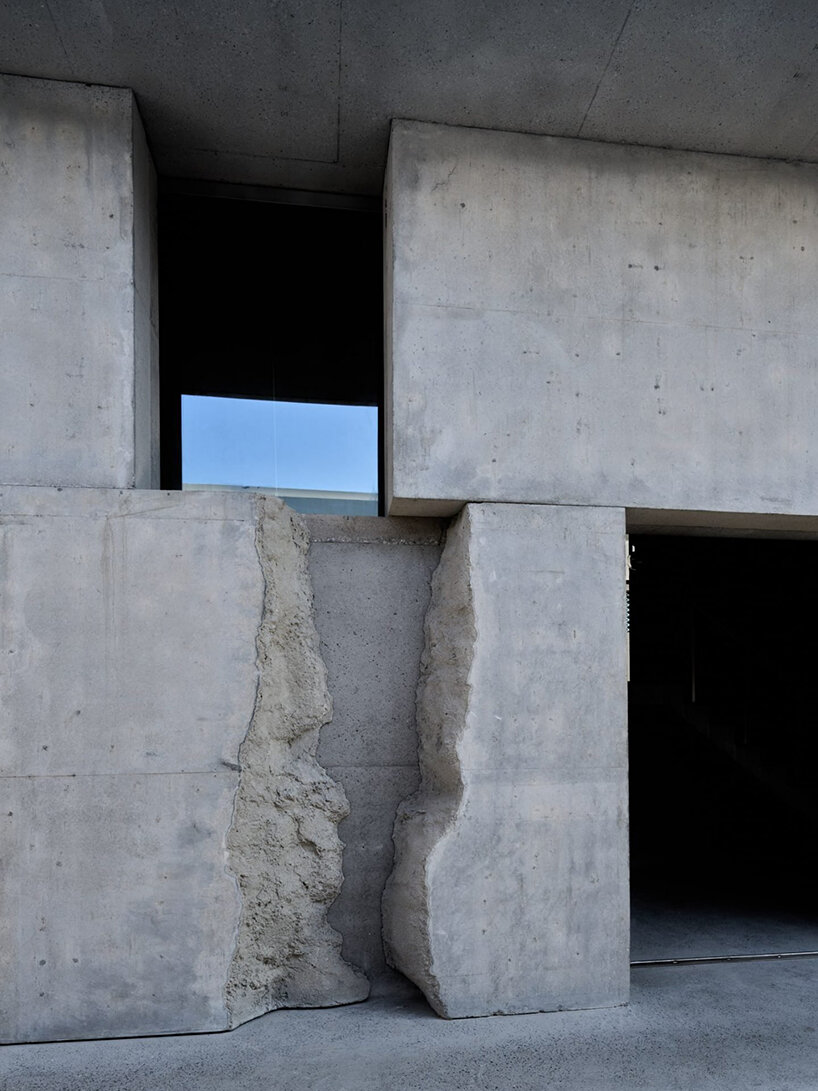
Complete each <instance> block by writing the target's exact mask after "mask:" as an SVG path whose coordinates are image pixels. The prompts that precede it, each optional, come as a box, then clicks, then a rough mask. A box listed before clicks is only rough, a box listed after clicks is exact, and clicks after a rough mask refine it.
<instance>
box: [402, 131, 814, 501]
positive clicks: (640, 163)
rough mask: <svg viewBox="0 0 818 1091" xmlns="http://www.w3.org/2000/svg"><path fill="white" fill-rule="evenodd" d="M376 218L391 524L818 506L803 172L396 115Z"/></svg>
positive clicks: (806, 179) (809, 205)
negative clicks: (490, 510)
mask: <svg viewBox="0 0 818 1091" xmlns="http://www.w3.org/2000/svg"><path fill="white" fill-rule="evenodd" d="M387 209H388V228H387V248H388V251H387V252H388V260H387V321H388V329H387V337H388V339H387V420H386V428H387V437H388V446H387V469H388V476H387V480H388V487H389V495H388V500H389V503H390V508H389V510H390V512H391V514H394V515H411V514H416V515H419V514H426V515H440V514H447V513H451V512H453V511H456V510H457V509H458V507H459V506H460V505H461V504H462V503H463V502H466V501H502V502H506V503H508V502H518V503H548V504H563V503H564V504H588V505H591V506H594V505H611V506H614V507H625V508H638V509H642V510H646V509H654V508H655V509H675V510H692V511H712V512H716V511H727V512H757V513H762V514H787V515H814V514H816V513H818V482H817V481H816V477H815V474H814V473H813V472H812V469H811V468H812V465H813V463H814V461H815V434H814V427H813V422H814V420H815V418H816V415H818V378H816V369H815V366H814V346H815V340H816V336H818V316H817V315H816V309H815V306H814V299H813V292H812V285H813V284H814V283H815V282H816V280H818V168H816V167H814V166H807V165H803V164H792V163H781V162H771V161H763V160H753V159H741V158H738V157H735V156H733V157H730V156H712V155H701V154H695V153H687V152H671V151H664V150H661V149H655V148H641V147H627V146H618V145H611V144H597V143H594V142H592V141H576V140H565V139H559V138H552V137H538V136H529V135H523V134H518V133H499V132H486V131H481V130H477V129H460V128H449V127H445V126H440V125H426V124H419V123H413V122H397V123H395V125H394V127H393V132H392V145H391V153H390V165H389V169H388V175H387Z"/></svg>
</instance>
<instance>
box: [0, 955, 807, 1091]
mask: <svg viewBox="0 0 818 1091" xmlns="http://www.w3.org/2000/svg"><path fill="white" fill-rule="evenodd" d="M817 1026H818V959H815V958H810V959H799V960H791V961H784V962H773V963H771V962H753V963H733V964H724V963H721V964H707V965H697V966H683V967H657V968H644V969H636V970H634V971H633V974H632V999H631V1003H630V1006H629V1007H626V1008H615V1009H607V1010H599V1011H585V1012H560V1013H555V1014H549V1015H525V1016H512V1017H495V1018H491V1019H466V1020H458V1021H454V1022H446V1021H444V1020H442V1019H439V1018H438V1017H437V1016H435V1015H434V1014H433V1013H432V1012H431V1011H430V1009H429V1008H428V1007H427V1006H426V1004H425V1003H424V1001H423V1000H422V998H421V997H420V996H419V995H418V994H415V993H414V992H409V991H408V990H405V989H404V990H403V991H402V993H397V992H395V991H394V990H393V991H392V993H391V994H390V995H381V996H378V997H376V998H375V999H372V1000H370V1001H368V1002H367V1003H365V1004H359V1005H354V1006H350V1007H345V1008H335V1009H331V1010H324V1011H281V1012H274V1013H273V1014H271V1015H267V1016H263V1017H262V1018H260V1019H257V1020H255V1021H254V1022H252V1023H248V1024H245V1025H244V1026H243V1027H239V1028H238V1029H237V1030H235V1031H232V1032H230V1033H227V1034H206V1035H189V1036H185V1037H168V1038H141V1039H120V1040H117V1041H106V1042H72V1043H60V1044H48V1045H29V1046H5V1047H2V1049H0V1089H2V1091H194V1089H195V1091H222V1089H224V1091H227V1089H230V1091H262V1089H263V1091H302V1089H310V1091H318V1089H323V1088H327V1089H332V1091H369V1089H373V1091H374V1089H378V1091H381V1089H390V1088H399V1089H400V1091H413V1089H417V1091H421V1089H432V1091H442V1089H445V1091H456V1089H458V1088H479V1089H481V1091H490V1089H502V1091H506V1089H524V1088H532V1089H534V1088H536V1089H537V1091H550V1089H560V1091H574V1089H576V1091H597V1089H598V1091H611V1089H617V1091H618V1089H626V1088H627V1089H631V1091H673V1089H679V1091H711V1089H712V1091H716V1089H718V1091H725V1089H730V1091H751V1089H756V1088H758V1089H763V1091H796V1089H797V1091H815V1089H816V1088H818V1031H817V1030H816V1027H817Z"/></svg>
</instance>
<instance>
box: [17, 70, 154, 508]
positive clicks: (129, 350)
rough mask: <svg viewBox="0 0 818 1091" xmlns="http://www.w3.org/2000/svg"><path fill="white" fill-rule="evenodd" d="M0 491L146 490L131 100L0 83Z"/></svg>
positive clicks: (150, 422) (144, 269)
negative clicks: (8, 487)
mask: <svg viewBox="0 0 818 1091" xmlns="http://www.w3.org/2000/svg"><path fill="white" fill-rule="evenodd" d="M0 99H2V119H3V140H4V147H3V170H2V176H1V177H2V181H0V193H2V202H3V217H2V223H0V276H2V283H3V289H4V290H3V292H2V295H0V381H2V385H3V391H4V395H3V417H2V423H1V424H0V483H2V484H20V485H82V486H100V487H109V488H133V487H141V488H155V487H157V486H158V484H159V464H158V430H159V421H158V397H159V391H158V386H157V378H158V339H157V322H158V313H157V311H158V305H157V281H156V180H155V175H154V169H153V164H152V162H151V158H150V154H149V152H148V149H147V145H146V143H145V134H144V131H143V129H142V123H141V121H140V119H139V115H138V112H137V110H136V106H135V103H134V97H133V94H132V93H131V91H128V90H125V89H122V88H111V87H88V86H80V85H78V84H66V83H55V82H52V81H46V80H29V79H21V78H19V77H13V76H0Z"/></svg>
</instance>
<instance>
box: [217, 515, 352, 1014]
mask: <svg viewBox="0 0 818 1091" xmlns="http://www.w3.org/2000/svg"><path fill="white" fill-rule="evenodd" d="M256 543H257V549H258V555H259V560H260V563H261V566H262V570H263V574H264V580H265V590H264V609H263V615H262V618H261V623H260V627H259V632H258V639H257V654H258V667H259V685H258V692H257V695H256V704H255V710H254V712H253V718H252V722H251V724H250V728H249V730H248V733H247V736H246V738H245V740H244V742H243V743H242V745H241V749H240V751H239V764H240V768H241V772H240V774H239V785H238V790H237V793H236V800H235V807H234V813H233V821H232V824H231V827H230V830H229V832H228V837H227V849H228V859H229V865H230V868H231V869H232V871H233V872H234V874H235V876H236V879H237V882H238V886H239V890H240V893H241V899H242V909H241V917H240V921H239V927H238V934H237V938H236V949H235V953H234V956H233V961H232V964H231V967H230V973H229V977H228V981H227V986H226V993H225V1002H226V1006H227V1010H228V1013H229V1025H230V1026H236V1025H238V1024H239V1023H243V1022H245V1021H246V1020H248V1019H252V1018H254V1017H255V1016H257V1015H261V1014H263V1013H264V1012H267V1011H272V1010H273V1009H275V1008H282V1007H325V1006H332V1005H336V1004H347V1003H352V1002H355V1001H359V1000H365V999H366V997H367V996H368V994H369V983H368V981H367V980H366V978H365V977H364V976H363V975H362V974H360V973H359V972H358V971H357V970H355V969H354V968H353V967H352V966H350V965H349V964H348V963H346V962H344V960H343V959H342V958H341V937H340V935H339V934H338V933H337V932H336V931H335V930H334V929H333V928H331V927H330V925H329V924H328V922H327V911H328V909H329V908H330V906H331V905H332V903H333V901H334V900H335V898H336V897H337V895H338V893H339V891H340V889H341V884H342V883H343V872H342V867H341V862H342V850H343V844H342V842H341V840H340V838H339V837H338V828H337V827H338V823H339V822H340V821H341V819H343V818H345V817H346V815H347V813H348V811H349V806H348V803H347V800H346V797H345V795H344V792H343V790H342V789H341V787H340V786H339V785H338V784H336V783H335V781H333V780H332V779H331V778H330V777H329V776H328V774H327V773H326V771H325V770H324V769H323V768H322V767H321V766H320V765H319V764H318V761H317V760H316V751H317V747H318V736H319V731H320V729H321V727H322V726H323V725H324V724H326V723H328V722H329V721H330V719H331V717H332V703H331V700H330V695H329V692H328V689H327V682H326V670H325V667H324V663H323V661H322V659H321V656H320V654H319V649H318V635H317V632H316V629H315V623H314V618H313V600H312V588H311V584H310V579H309V574H308V568H307V547H308V534H307V530H306V528H305V526H304V523H303V522H302V521H301V519H300V518H299V517H298V516H297V515H296V514H295V513H294V512H292V511H291V510H290V509H289V508H287V507H285V506H284V505H283V504H282V503H281V502H280V501H278V500H276V499H274V498H271V497H267V498H262V499H260V501H259V520H258V527H257V532H256Z"/></svg>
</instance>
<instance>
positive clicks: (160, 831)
mask: <svg viewBox="0 0 818 1091" xmlns="http://www.w3.org/2000/svg"><path fill="white" fill-rule="evenodd" d="M255 529H256V512H255V506H254V504H253V502H252V501H251V500H250V499H248V498H247V497H242V496H235V495H224V494H217V495H215V496H208V495H206V494H182V493H154V492H138V491H135V490H128V491H124V492H118V491H116V490H94V489H62V490H54V489H25V488H6V489H3V490H2V491H1V492H0V533H1V534H2V558H3V560H2V590H1V591H0V597H1V598H2V638H3V639H2V651H1V652H0V654H2V658H3V661H4V663H3V666H4V670H3V674H2V681H1V682H0V685H2V691H1V694H2V695H1V697H0V717H2V730H1V731H0V738H1V739H2V765H1V767H0V768H1V769H2V774H1V775H2V784H3V792H4V806H3V817H2V821H3V824H4V828H3V843H4V850H3V859H4V869H5V874H4V881H3V884H2V889H0V899H1V900H2V909H1V910H0V922H2V923H1V924H0V928H2V942H1V943H0V951H2V955H1V956H0V957H1V958H2V973H1V974H0V1013H1V1014H0V1037H2V1039H4V1040H6V1041H9V1040H18V1041H19V1040H36V1039H42V1038H72V1037H99V1036H101V1035H121V1034H132V1035H133V1034H150V1033H162V1032H169V1031H176V1032H178V1031H184V1030H204V1029H211V1030H212V1029H221V1028H223V1027H224V1026H226V1025H227V1015H226V1010H225V1000H224V986H225V982H226V979H227V974H228V969H229V966H230V961H231V958H232V955H233V948H234V946H235V931H236V927H237V924H238V919H239V909H240V899H239V894H238V890H237V887H236V881H235V878H234V877H233V875H231V873H230V871H229V869H228V867H227V860H226V857H225V847H224V839H225V835H226V832H227V830H228V828H229V826H230V822H231V817H232V810H233V796H234V794H235V791H236V784H237V776H238V774H237V769H238V765H237V760H238V749H239V745H240V744H241V742H242V739H243V738H244V736H245V734H246V732H247V727H248V723H249V721H250V717H251V714H252V711H253V703H254V699H255V693H256V682H257V670H256V665H255V640H256V633H257V630H258V624H259V617H260V607H261V602H262V594H263V580H262V573H261V567H260V565H259V561H258V557H257V553H256V544H255Z"/></svg>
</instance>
